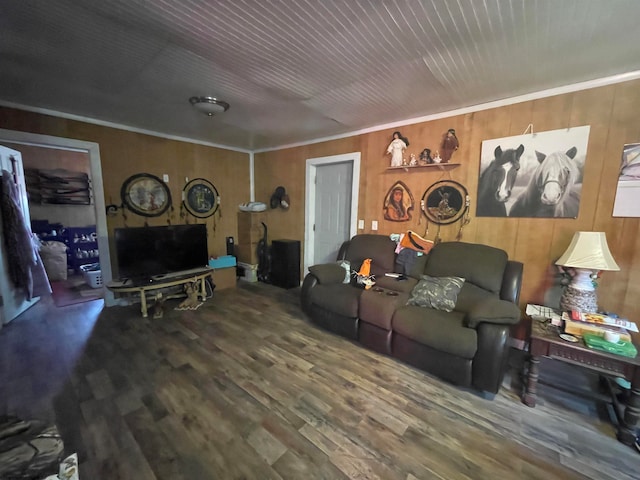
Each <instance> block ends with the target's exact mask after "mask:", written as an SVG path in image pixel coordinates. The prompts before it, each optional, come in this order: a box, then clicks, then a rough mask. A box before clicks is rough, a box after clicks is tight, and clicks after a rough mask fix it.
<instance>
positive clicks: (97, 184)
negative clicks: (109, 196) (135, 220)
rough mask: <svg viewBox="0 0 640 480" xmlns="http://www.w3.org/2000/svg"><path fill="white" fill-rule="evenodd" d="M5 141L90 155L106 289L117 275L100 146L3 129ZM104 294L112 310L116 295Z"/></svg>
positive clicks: (101, 265) (109, 292)
mask: <svg viewBox="0 0 640 480" xmlns="http://www.w3.org/2000/svg"><path fill="white" fill-rule="evenodd" d="M2 141H6V142H11V143H17V144H20V143H21V144H24V145H32V146H36V147H49V148H58V149H62V150H79V151H82V152H86V153H87V154H88V155H89V165H90V169H91V184H92V186H93V203H94V207H95V209H96V235H97V236H98V251H99V252H100V270H101V272H102V281H103V284H104V285H106V284H107V283H108V282H110V281H111V280H112V275H113V274H112V272H111V255H110V253H109V234H108V230H107V213H106V204H105V201H104V185H103V181H102V163H101V160H100V146H99V145H98V144H97V143H95V142H86V141H83V140H74V139H72V138H64V137H53V136H51V135H41V134H37V133H30V132H20V131H17V130H5V129H1V128H0V142H2ZM103 290H104V304H105V306H107V307H110V306H113V305H116V300H115V297H114V295H113V292H111V291H110V290H108V289H107V288H105V287H103Z"/></svg>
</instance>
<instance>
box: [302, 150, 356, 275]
mask: <svg viewBox="0 0 640 480" xmlns="http://www.w3.org/2000/svg"><path fill="white" fill-rule="evenodd" d="M360 156H361V155H360V152H353V153H345V154H341V155H332V156H329V157H318V158H309V159H307V163H306V202H305V204H306V211H305V242H304V273H305V274H306V272H307V271H308V269H309V267H310V266H311V265H314V264H317V263H324V262H327V261H333V260H335V258H336V255H337V253H338V250H339V249H340V245H342V242H344V241H346V240H349V239H350V238H351V237H353V236H354V235H355V234H356V233H357V223H358V221H357V217H358V197H359V186H360Z"/></svg>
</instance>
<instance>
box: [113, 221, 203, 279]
mask: <svg viewBox="0 0 640 480" xmlns="http://www.w3.org/2000/svg"><path fill="white" fill-rule="evenodd" d="M114 236H115V244H116V255H117V258H118V260H117V265H118V272H119V273H118V276H119V278H120V280H127V279H128V280H132V279H133V280H135V279H148V278H151V277H153V276H156V275H163V274H168V273H175V272H180V271H183V270H191V269H193V268H199V267H206V266H207V264H208V261H209V254H208V249H207V226H206V225H205V224H194V225H167V226H161V227H132V228H116V229H115V232H114Z"/></svg>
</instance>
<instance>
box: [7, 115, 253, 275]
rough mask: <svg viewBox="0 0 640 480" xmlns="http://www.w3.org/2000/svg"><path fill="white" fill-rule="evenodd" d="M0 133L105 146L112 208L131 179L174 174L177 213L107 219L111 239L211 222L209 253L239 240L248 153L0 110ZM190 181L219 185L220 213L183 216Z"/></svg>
mask: <svg viewBox="0 0 640 480" xmlns="http://www.w3.org/2000/svg"><path fill="white" fill-rule="evenodd" d="M0 128H3V129H7V130H17V131H23V132H31V133H37V134H42V135H52V136H56V137H63V138H70V139H75V140H83V141H89V142H95V143H97V144H99V146H100V158H101V163H102V177H103V182H104V195H105V202H106V203H107V204H118V205H119V204H120V203H121V200H120V187H121V186H122V183H123V182H124V181H125V180H126V179H127V178H128V177H129V176H131V175H134V174H136V173H143V172H144V173H150V174H152V175H156V176H157V177H160V178H162V175H163V174H167V175H169V183H168V185H169V189H170V191H171V197H172V200H173V206H174V210H173V211H172V212H170V213H167V214H165V215H162V216H160V217H153V218H145V217H140V216H138V215H135V214H134V213H132V212H129V211H126V214H127V220H126V222H125V220H124V218H123V216H122V215H121V213H120V212H119V213H118V214H117V215H116V216H113V217H107V227H108V230H109V238H110V239H112V238H113V229H114V228H117V227H122V226H124V225H125V224H126V225H127V226H130V227H139V226H143V225H144V224H145V221H146V222H147V223H148V224H149V225H166V224H167V223H168V222H169V221H170V222H171V223H172V224H180V223H186V221H187V218H188V221H189V223H203V222H206V224H207V226H208V233H209V254H210V255H215V256H218V255H224V254H226V243H225V237H227V236H234V237H237V235H238V228H237V216H236V212H237V211H238V205H239V204H240V203H243V202H247V201H249V196H250V185H249V155H248V154H246V153H241V152H235V151H232V150H225V149H222V148H214V147H207V146H203V145H196V144H192V143H187V142H180V141H176V140H167V139H164V138H158V137H154V136H150V135H143V134H140V133H133V132H129V131H125V130H118V129H115V128H108V127H103V126H99V125H94V124H89V123H84V122H78V121H74V120H67V119H63V118H58V117H52V116H47V115H40V114H36V113H31V112H25V111H22V110H15V109H9V108H3V107H0ZM186 178H189V180H192V179H194V178H205V179H207V180H209V181H211V182H213V184H214V185H215V186H216V188H217V189H218V192H219V193H220V198H221V208H220V209H219V212H217V213H216V214H215V215H214V216H213V217H210V218H208V219H196V218H194V217H191V216H189V217H185V218H182V217H181V216H180V205H181V202H182V189H183V188H184V186H185V183H186ZM109 244H110V247H111V249H112V251H111V258H112V264H113V265H112V267H113V269H114V272H115V271H116V270H115V252H114V251H113V242H112V241H110V242H109Z"/></svg>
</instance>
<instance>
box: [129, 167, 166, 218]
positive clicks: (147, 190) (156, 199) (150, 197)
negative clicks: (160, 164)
mask: <svg viewBox="0 0 640 480" xmlns="http://www.w3.org/2000/svg"><path fill="white" fill-rule="evenodd" d="M120 197H121V198H122V203H123V205H124V206H125V207H127V208H128V209H129V210H131V211H132V212H133V213H137V214H138V215H142V216H143V217H157V216H159V215H162V214H163V213H164V212H166V211H167V209H168V208H169V207H170V206H171V192H170V191H169V187H167V185H166V184H165V183H164V182H163V181H162V180H160V179H159V178H158V177H156V176H155V175H151V174H148V173H138V174H136V175H132V176H131V177H129V178H127V179H126V180H125V181H124V183H123V184H122V189H121V190H120Z"/></svg>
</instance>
